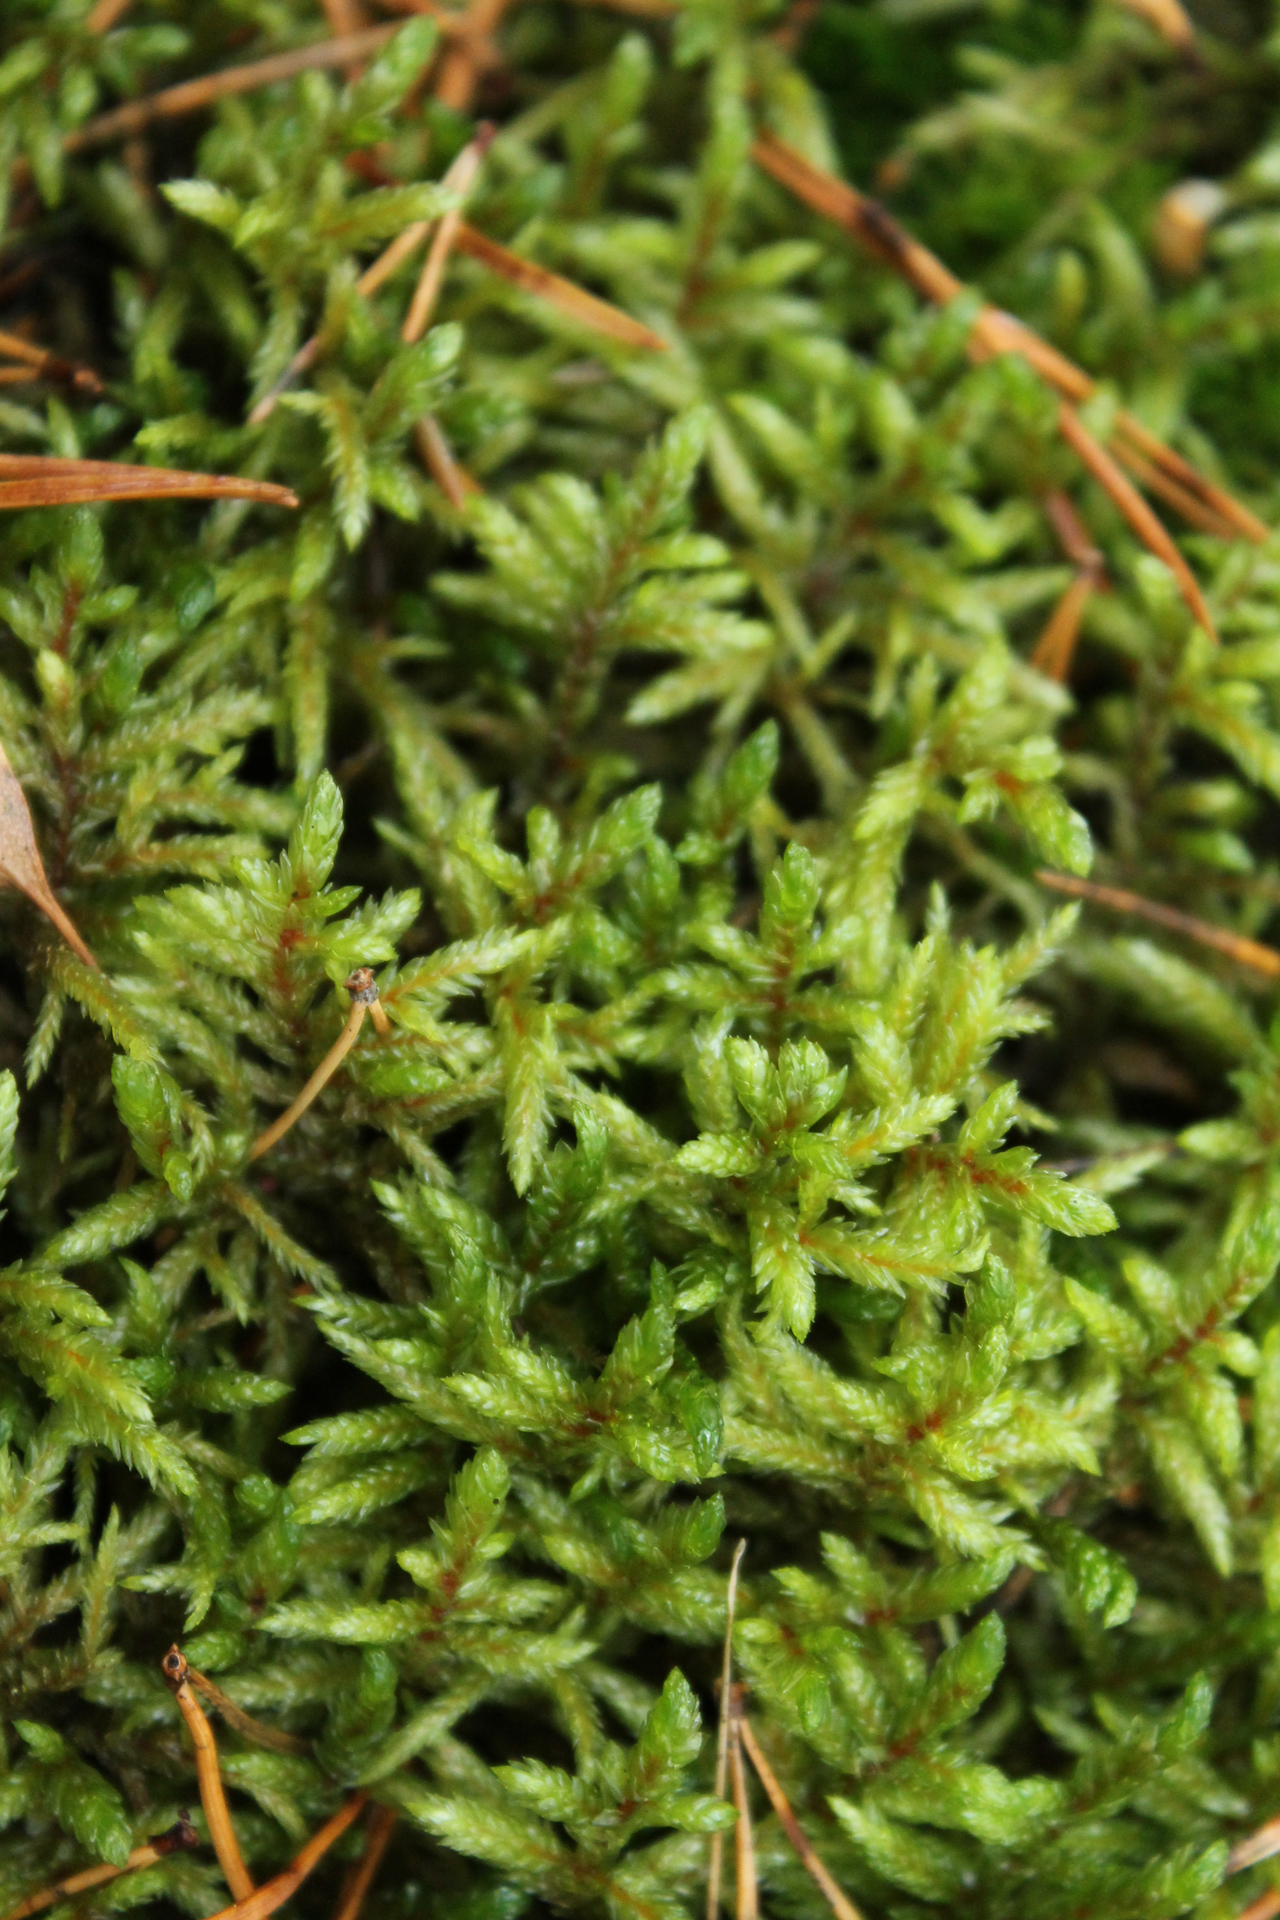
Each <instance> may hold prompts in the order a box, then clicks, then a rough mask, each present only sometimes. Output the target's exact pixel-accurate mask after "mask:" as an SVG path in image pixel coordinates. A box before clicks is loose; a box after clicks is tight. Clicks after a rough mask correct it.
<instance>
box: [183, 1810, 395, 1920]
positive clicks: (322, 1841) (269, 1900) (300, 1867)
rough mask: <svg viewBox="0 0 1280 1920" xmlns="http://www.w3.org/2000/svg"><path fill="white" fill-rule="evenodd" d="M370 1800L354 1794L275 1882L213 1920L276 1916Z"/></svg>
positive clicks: (268, 1882)
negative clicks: (278, 1909) (277, 1911)
mask: <svg viewBox="0 0 1280 1920" xmlns="http://www.w3.org/2000/svg"><path fill="white" fill-rule="evenodd" d="M368 1799H369V1796H368V1794H367V1793H357V1794H353V1795H352V1797H351V1799H350V1800H348V1801H347V1803H346V1805H345V1806H344V1807H339V1809H338V1811H337V1813H335V1814H334V1816H333V1818H332V1820H326V1822H325V1824H324V1825H323V1826H322V1827H321V1829H320V1831H319V1833H317V1834H314V1835H313V1836H312V1838H311V1839H310V1840H308V1842H307V1844H306V1846H305V1847H302V1848H300V1849H299V1851H298V1852H297V1853H296V1854H295V1856H294V1858H293V1861H292V1863H291V1864H290V1865H289V1866H287V1867H286V1868H285V1870H284V1872H283V1873H278V1874H277V1875H276V1876H275V1878H274V1880H264V1881H263V1883H262V1885H261V1886H260V1887H259V1888H258V1889H257V1891H256V1892H254V1893H251V1894H250V1895H249V1897H248V1898H247V1899H244V1900H237V1901H236V1904H235V1905H234V1907H223V1908H222V1910H221V1912H220V1913H215V1914H214V1915H213V1916H212V1920H267V1915H268V1914H271V1913H274V1912H275V1911H276V1909H277V1907H282V1906H283V1905H284V1903H285V1901H286V1900H289V1899H291V1898H292V1896H293V1895H294V1894H295V1893H296V1892H297V1891H298V1888H299V1887H300V1886H301V1885H302V1883H303V1881H304V1880H305V1879H306V1877H307V1875H308V1874H309V1873H310V1872H311V1869H312V1868H313V1867H314V1866H316V1865H317V1863H318V1862H319V1861H321V1860H322V1859H323V1858H324V1856H325V1854H326V1853H328V1851H329V1849H330V1847H331V1846H332V1845H333V1843H334V1841H335V1840H338V1839H340V1838H341V1837H342V1835H343V1834H344V1833H345V1832H346V1830H347V1828H348V1827H349V1826H350V1825H351V1822H352V1821H353V1820H356V1819H358V1818H359V1816H360V1814H361V1812H362V1811H363V1810H364V1807H365V1805H366V1804H367V1802H368Z"/></svg>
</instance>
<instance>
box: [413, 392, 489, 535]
mask: <svg viewBox="0 0 1280 1920" xmlns="http://www.w3.org/2000/svg"><path fill="white" fill-rule="evenodd" d="M413 437H414V440H415V442H416V444H417V448H418V457H419V458H420V460H421V461H422V464H423V466H424V467H425V468H426V470H427V472H428V473H429V474H430V475H431V478H432V479H433V480H434V481H435V483H436V485H437V486H438V487H439V489H440V491H441V493H442V494H443V495H444V497H445V499H446V500H447V501H448V502H449V505H450V506H451V507H453V508H454V510H455V511H456V512H461V510H462V508H463V507H465V506H466V504H467V501H468V500H470V499H474V498H475V497H476V496H477V495H478V494H481V493H483V492H484V488H483V487H482V486H481V485H480V482H479V481H478V480H476V479H474V478H473V477H472V475H471V474H469V473H468V472H467V470H466V468H465V467H464V466H463V465H462V464H461V462H460V461H458V460H456V459H455V458H454V453H453V448H452V447H451V446H450V445H449V442H448V441H447V440H446V438H445V436H444V432H443V430H442V428H441V426H440V423H439V421H438V420H437V419H436V418H435V415H434V414H430V413H428V414H426V415H424V416H423V418H422V419H421V420H418V421H416V422H415V423H414V429H413Z"/></svg>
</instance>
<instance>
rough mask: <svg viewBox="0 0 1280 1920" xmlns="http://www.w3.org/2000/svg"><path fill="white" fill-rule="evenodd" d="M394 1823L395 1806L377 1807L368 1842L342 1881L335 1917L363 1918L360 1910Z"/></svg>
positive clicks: (336, 1918) (340, 1918)
mask: <svg viewBox="0 0 1280 1920" xmlns="http://www.w3.org/2000/svg"><path fill="white" fill-rule="evenodd" d="M395 1824H396V1810H395V1808H394V1807H375V1808H374V1810H373V1812H372V1813H371V1814H370V1815H369V1836H368V1839H367V1840H366V1842H365V1849H364V1852H363V1853H362V1854H361V1856H360V1858H359V1859H358V1860H357V1861H356V1863H355V1865H354V1866H353V1867H352V1868H351V1871H350V1872H349V1873H348V1875H347V1877H346V1880H345V1881H344V1882H343V1887H342V1892H341V1893H340V1894H339V1896H338V1905H337V1910H336V1912H335V1913H334V1916H333V1920H360V1909H361V1908H362V1907H363V1905H364V1901H365V1895H366V1894H367V1893H368V1891H369V1889H370V1887H371V1886H372V1885H373V1879H374V1875H375V1874H376V1873H377V1871H378V1868H379V1867H380V1866H381V1865H382V1856H383V1854H384V1853H385V1852H386V1850H387V1843H388V1841H389V1840H390V1839H391V1835H392V1832H393V1831H394V1829H395Z"/></svg>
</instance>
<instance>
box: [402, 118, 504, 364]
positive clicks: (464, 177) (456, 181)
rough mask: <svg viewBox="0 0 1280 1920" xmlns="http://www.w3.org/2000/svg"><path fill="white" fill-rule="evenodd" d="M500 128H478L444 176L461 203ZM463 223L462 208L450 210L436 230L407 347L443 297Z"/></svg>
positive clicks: (412, 305) (405, 332)
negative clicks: (448, 267)
mask: <svg viewBox="0 0 1280 1920" xmlns="http://www.w3.org/2000/svg"><path fill="white" fill-rule="evenodd" d="M496 132H497V128H496V127H495V126H494V125H493V124H492V123H491V122H490V121H488V120H486V121H484V122H483V123H482V124H481V125H480V126H479V127H477V128H476V132H475V137H474V139H472V140H469V141H468V142H467V144H466V146H465V147H464V148H463V149H462V151H461V153H460V154H458V156H457V158H456V159H455V160H454V161H453V162H452V164H451V165H450V166H449V168H448V169H447V171H446V172H445V174H444V177H443V179H442V180H441V182H440V185H441V186H442V187H443V188H445V189H446V191H448V192H450V193H456V194H457V195H458V196H459V201H460V202H461V201H463V200H465V198H466V196H467V194H468V193H469V192H470V191H471V189H472V187H473V186H474V185H475V183H476V178H477V176H478V175H479V172H480V168H481V167H482V166H483V164H484V156H485V154H486V153H487V152H488V151H489V148H490V147H491V146H492V144H493V136H494V134H495V133H496ZM461 220H462V206H461V204H459V205H458V206H456V207H450V209H449V211H448V212H447V213H445V214H442V215H441V217H440V223H439V225H438V226H437V228H436V230H435V234H434V236H433V238H432V241H431V245H430V246H429V247H428V249H427V257H426V259H425V260H424V261H423V263H422V272H421V273H420V274H419V276H418V284H417V286H416V287H415V288H414V290H413V299H412V300H411V301H410V302H409V311H408V313H407V314H406V315H405V319H404V325H403V326H402V327H401V329H400V338H401V339H402V340H403V341H404V342H405V344H406V345H411V344H412V342H413V341H415V340H421V338H422V336H423V334H424V333H425V332H426V330H427V328H428V326H429V325H430V324H431V316H432V314H433V313H434V312H435V309H436V302H437V300H438V299H439V298H440V288H441V287H442V285H443V284H444V270H445V267H446V266H447V265H448V261H449V255H450V254H451V253H452V252H453V247H454V242H455V241H456V240H457V237H458V226H459V224H460V222H461Z"/></svg>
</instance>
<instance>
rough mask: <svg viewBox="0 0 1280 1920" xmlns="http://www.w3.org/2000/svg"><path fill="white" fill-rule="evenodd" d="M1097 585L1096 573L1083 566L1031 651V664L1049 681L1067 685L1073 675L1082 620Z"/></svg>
mask: <svg viewBox="0 0 1280 1920" xmlns="http://www.w3.org/2000/svg"><path fill="white" fill-rule="evenodd" d="M1097 586H1098V576H1097V574H1096V573H1093V572H1091V571H1086V570H1085V569H1083V568H1082V569H1081V571H1080V572H1079V573H1078V574H1076V576H1075V578H1074V579H1073V580H1072V581H1071V582H1070V583H1069V585H1068V586H1067V589H1066V592H1065V593H1064V594H1063V596H1062V598H1061V600H1059V602H1058V604H1057V606H1056V607H1055V608H1054V610H1053V612H1052V613H1051V614H1050V615H1049V618H1048V620H1047V621H1046V623H1045V628H1044V632H1043V633H1042V634H1041V635H1040V638H1039V639H1038V640H1037V641H1036V644H1035V646H1034V647H1033V648H1032V650H1031V665H1032V666H1033V667H1034V668H1035V670H1036V672H1037V673H1042V674H1043V675H1044V676H1045V678H1046V680H1056V681H1057V682H1058V685H1059V686H1065V685H1066V683H1067V681H1068V679H1069V678H1070V676H1071V662H1072V660H1073V659H1074V658H1075V651H1076V641H1077V640H1078V639H1079V638H1080V622H1081V621H1082V620H1083V618H1084V610H1085V608H1086V607H1087V606H1088V604H1089V602H1090V600H1092V598H1093V596H1094V594H1095V592H1096V591H1097Z"/></svg>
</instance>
